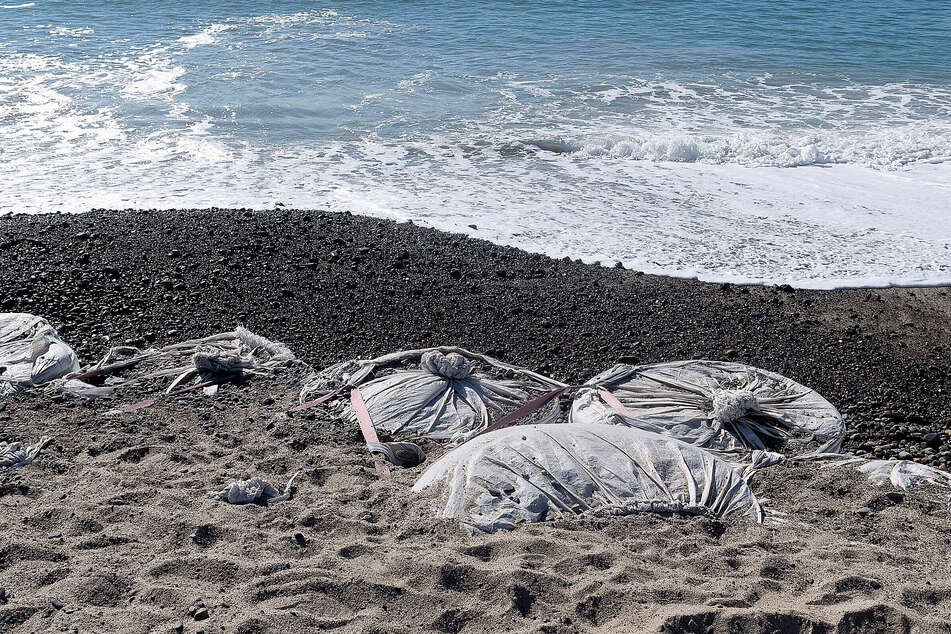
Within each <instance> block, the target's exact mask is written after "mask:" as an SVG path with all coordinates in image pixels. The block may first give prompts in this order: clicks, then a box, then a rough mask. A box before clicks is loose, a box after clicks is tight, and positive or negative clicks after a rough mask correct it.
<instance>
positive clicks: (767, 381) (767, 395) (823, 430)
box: [570, 361, 845, 456]
mask: <svg viewBox="0 0 951 634" xmlns="http://www.w3.org/2000/svg"><path fill="white" fill-rule="evenodd" d="M585 386H586V387H585V388H582V389H579V390H578V391H577V392H576V394H575V398H574V401H573V403H572V408H571V417H570V420H571V422H574V423H619V424H623V425H629V426H632V427H637V428H639V429H644V430H647V431H653V432H657V433H661V434H666V435H668V436H671V437H672V438H676V439H678V440H682V441H684V442H687V443H690V444H692V445H696V446H698V447H704V448H707V449H710V450H713V451H718V452H721V453H723V454H727V453H733V454H737V455H740V456H743V455H746V454H747V453H748V452H749V451H750V450H756V449H758V450H763V449H773V450H779V451H782V452H783V453H787V454H792V453H796V452H798V451H804V450H806V448H807V447H809V444H810V443H812V445H813V446H812V447H811V449H813V450H815V449H816V447H815V446H814V445H816V444H819V445H822V447H821V449H822V450H823V451H830V450H832V451H834V450H837V449H838V445H839V444H841V439H842V436H843V434H844V433H845V423H844V421H843V420H842V416H841V415H840V414H839V412H838V411H837V410H836V409H835V407H833V406H832V405H831V404H830V403H829V402H828V401H827V400H826V399H824V398H823V397H822V396H820V395H819V394H818V393H816V392H815V391H813V390H811V389H809V388H807V387H805V386H803V385H800V384H799V383H796V382H795V381H793V380H791V379H787V378H786V377H783V376H780V375H779V374H775V373H773V372H768V371H766V370H760V369H759V368H754V367H751V366H746V365H741V364H738V363H728V362H723V361H678V362H674V363H658V364H654V365H643V366H629V365H617V366H615V367H613V368H612V369H610V370H608V371H607V372H604V373H602V374H600V375H598V376H596V377H594V378H593V379H591V380H590V381H588V382H587V383H586V384H585ZM602 390H606V391H607V392H608V393H609V394H608V395H605V394H604V392H603V391H602ZM612 395H613V396H614V399H615V400H614V402H613V403H612V399H611V398H610V397H611V396H612ZM618 402H619V404H620V407H619V406H618Z"/></svg>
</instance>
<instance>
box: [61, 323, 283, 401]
mask: <svg viewBox="0 0 951 634" xmlns="http://www.w3.org/2000/svg"><path fill="white" fill-rule="evenodd" d="M295 361H296V357H295V356H294V353H293V352H291V351H290V349H288V348H287V346H285V345H284V344H282V343H280V342H276V341H271V340H269V339H266V338H265V337H262V336H260V335H256V334H255V333H253V332H251V331H249V330H247V329H246V328H243V327H240V326H239V327H238V328H236V329H235V330H234V331H231V332H223V333H218V334H215V335H211V336H209V337H202V338H200V339H192V340H189V341H183V342H181V343H176V344H171V345H168V346H165V347H163V348H151V349H148V350H141V349H139V348H136V347H133V346H118V347H115V348H112V349H110V350H109V352H107V353H106V355H105V356H104V357H103V358H102V359H100V360H99V362H98V363H96V364H94V365H92V366H90V367H88V368H84V369H83V370H82V371H80V372H77V373H75V374H73V375H70V376H69V377H67V378H68V379H70V380H71V381H76V380H81V381H84V382H87V383H89V382H92V383H100V384H102V387H106V388H110V387H111V388H122V387H123V386H125V385H131V384H141V383H144V382H148V381H155V380H167V379H169V378H172V377H174V379H173V380H172V381H171V382H170V383H169V384H168V385H167V386H166V387H165V391H166V392H171V391H173V390H174V389H175V388H177V387H178V386H180V385H183V384H187V383H186V382H187V381H189V380H192V381H193V382H198V384H199V385H202V384H204V387H205V389H206V391H209V392H213V391H214V389H215V388H216V387H217V383H218V382H220V381H221V380H225V379H227V378H230V377H235V376H246V375H266V374H269V373H270V372H272V371H273V370H274V369H276V368H278V367H281V366H284V365H287V364H288V363H291V362H295ZM70 385H71V383H70V381H65V382H62V384H61V385H60V389H61V391H64V392H67V393H70V392H72V393H74V395H76V396H84V397H87V398H94V397H97V396H102V395H105V394H108V392H107V391H103V390H96V389H93V388H90V386H89V385H88V384H86V385H83V384H82V383H72V385H73V388H71V387H70Z"/></svg>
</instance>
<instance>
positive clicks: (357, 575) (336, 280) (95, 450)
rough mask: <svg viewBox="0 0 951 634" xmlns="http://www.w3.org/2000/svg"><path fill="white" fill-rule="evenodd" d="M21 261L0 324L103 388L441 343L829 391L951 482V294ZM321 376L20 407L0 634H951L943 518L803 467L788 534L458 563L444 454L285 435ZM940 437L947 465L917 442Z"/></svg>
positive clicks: (474, 255) (210, 240) (33, 253)
mask: <svg viewBox="0 0 951 634" xmlns="http://www.w3.org/2000/svg"><path fill="white" fill-rule="evenodd" d="M0 257H2V258H3V260H4V262H5V263H6V264H7V269H8V270H9V275H8V276H7V278H6V279H5V284H4V285H3V287H2V288H0V311H24V312H32V313H34V314H39V315H42V316H44V317H46V318H48V319H49V320H51V321H52V322H53V324H54V325H55V326H56V327H57V328H58V329H59V333H60V335H61V336H62V337H63V338H64V340H66V341H67V342H68V343H69V344H70V345H72V346H73V347H74V348H75V349H76V351H77V353H78V354H79V356H80V358H81V359H82V361H83V363H90V362H93V361H94V360H96V359H98V358H99V356H100V355H101V354H102V353H103V352H104V351H105V350H106V349H107V348H108V347H109V346H111V345H117V344H122V343H124V342H125V341H129V342H130V343H134V344H136V345H140V346H153V345H155V346H159V345H164V344H168V343H173V342H178V341H182V340H184V339H188V338H192V337H200V336H207V335H210V334H212V333H215V332H218V331H224V330H230V329H232V328H233V327H234V326H236V325H238V324H239V323H240V324H243V325H245V326H247V327H248V328H250V329H251V330H252V331H254V332H257V333H259V334H261V335H264V336H266V337H269V338H272V339H276V340H279V341H282V342H283V343H285V344H287V345H288V346H289V347H290V349H291V350H293V351H294V352H295V353H296V354H297V356H298V357H299V358H301V359H303V360H304V361H306V362H307V363H309V364H310V365H312V366H314V367H315V368H320V367H325V366H327V365H329V364H330V363H332V362H335V361H340V360H343V359H347V358H353V357H357V356H360V357H370V356H375V355H379V354H383V353H388V352H393V351H396V350H399V349H408V348H419V347H427V346H432V345H438V344H455V345H460V346H463V347H466V348H469V349H471V350H474V351H477V352H483V353H488V354H491V355H493V356H496V357H499V358H501V359H502V360H504V361H507V362H510V363H513V364H517V365H520V366H524V367H527V368H532V369H536V370H539V371H542V372H545V373H546V374H549V375H550V376H552V377H553V378H556V379H559V380H564V381H566V382H573V383H576V382H580V381H584V380H586V379H587V378H589V377H590V376H592V375H593V374H595V373H598V372H600V371H602V370H603V369H605V368H607V367H608V366H610V365H611V364H612V363H613V362H614V361H615V360H617V359H618V358H619V357H624V358H625V360H626V361H636V362H638V363H650V362H659V361H672V360H676V359H681V358H689V357H695V358H702V357H705V358H711V359H725V360H730V361H737V362H741V363H748V364H751V365H756V366H759V367H762V368H764V369H767V370H771V371H774V372H778V373H780V374H783V375H786V376H788V377H789V378H792V379H794V380H796V381H799V382H801V383H803V384H804V385H807V386H809V387H812V388H814V389H816V390H817V391H818V392H819V393H820V394H822V395H823V396H825V397H826V398H827V399H828V400H829V401H830V402H832V404H833V405H835V406H836V407H837V408H839V410H840V411H841V412H843V414H844V415H845V417H846V424H847V426H848V436H847V441H846V451H851V452H858V453H872V454H875V455H881V456H897V455H898V454H900V453H901V452H908V453H909V455H910V456H911V458H913V459H916V460H919V461H922V462H929V463H931V464H933V465H936V466H941V465H942V464H946V461H947V459H948V458H949V457H951V453H947V454H945V453H943V452H948V451H949V449H951V447H949V445H948V443H949V441H951V438H949V432H951V429H949V425H951V415H949V412H948V409H949V406H948V402H947V396H946V395H947V394H948V393H951V392H949V389H951V372H949V370H948V368H949V367H951V364H948V363H947V360H948V355H949V354H951V350H949V349H948V348H947V347H946V345H947V344H946V343H944V342H947V341H948V340H949V337H948V334H949V332H951V298H949V295H948V290H947V289H943V288H931V289H887V290H882V291H806V290H796V289H783V288H780V287H759V286H752V287H745V286H734V285H729V284H709V283H704V282H697V281H689V280H682V279H676V278H663V277H659V276H652V275H646V274H639V273H637V272H633V271H627V270H623V269H606V268H603V267H597V266H594V265H586V264H579V263H577V262H571V261H564V260H553V259H550V258H546V257H544V256H540V255H533V254H529V253H526V252H524V251H519V250H517V249H513V248H507V247H500V246H497V245H493V244H491V243H488V242H484V241H481V240H473V239H469V238H465V237H464V236H458V235H453V234H446V233H442V232H439V231H436V230H432V229H423V228H420V227H417V226H415V225H411V224H396V223H392V222H387V221H380V220H375V219H371V218H361V217H356V216H352V215H347V214H335V213H334V214H331V213H321V212H300V211H290V210H275V211H271V212H245V211H234V210H229V211H175V212H153V213H134V212H133V213H128V212H94V213H91V214H83V215H79V216H68V217H64V216H52V215H51V216H16V217H4V218H0ZM107 336H108V337H111V338H110V339H106V338H105V337H107ZM939 348H940V349H939ZM301 371H302V370H301V369H289V370H287V371H284V372H280V373H277V374H275V375H274V376H273V377H252V378H251V379H250V380H248V381H247V382H240V383H225V384H222V385H221V386H220V389H219V391H218V393H217V394H216V395H214V396H206V395H204V394H202V393H201V391H191V392H188V393H184V394H181V395H178V396H176V397H174V398H167V399H161V400H160V401H159V402H157V403H155V404H154V405H153V406H151V407H148V408H145V409H139V410H135V411H130V412H127V413H126V414H123V415H121V416H109V415H106V412H107V411H108V410H110V409H113V408H115V407H116V406H117V405H120V404H122V405H125V404H127V403H129V404H131V403H133V402H137V401H138V400H139V399H141V398H144V397H147V396H153V395H154V391H155V390H156V389H161V387H163V386H164V382H159V384H154V385H143V386H141V387H136V388H133V389H131V390H130V391H129V392H128V393H125V394H120V395H119V396H118V397H116V398H115V399H113V398H107V399H103V400H102V401H98V400H97V401H91V402H83V401H78V400H68V399H62V398H59V397H54V398H50V396H49V394H47V393H46V392H44V391H43V390H29V391H27V392H25V393H23V394H20V395H17V396H15V397H13V398H10V399H7V400H5V401H3V402H2V403H0V434H2V435H0V440H4V439H8V438H9V439H10V440H21V441H24V442H35V441H36V440H38V439H39V438H40V437H42V436H50V437H51V438H52V441H51V442H50V444H49V445H48V446H47V447H45V448H44V450H43V451H42V453H41V454H40V456H39V458H38V459H37V460H36V461H35V462H34V463H33V464H31V465H28V466H27V467H24V468H22V469H13V470H3V469H0V505H2V506H3V508H4V512H3V513H0V533H2V534H3V535H4V536H5V541H4V543H3V544H0V587H3V588H4V591H3V592H2V593H0V631H2V632H6V631H11V632H38V631H50V630H62V631H70V630H76V631H124V632H125V631H127V632H143V633H144V632H154V631H159V632H162V631H166V632H182V631H184V632H198V631H199V630H203V631H205V632H206V633H207V634H217V633H219V632H233V633H240V634H258V633H265V632H275V631H282V632H297V631H315V630H332V631H340V632H348V633H349V632H360V633H361V634H363V633H367V632H380V633H382V632H386V633H392V634H408V633H409V632H418V631H420V630H427V631H435V632H444V633H447V634H452V633H459V632H464V633H468V634H479V633H489V632H498V631H512V632H523V633H525V634H529V633H531V634H541V633H544V634H578V633H581V632H604V633H605V634H606V633H608V632H616V631H628V630H630V631H645V632H646V631H652V632H658V631H659V632H666V633H667V634H671V633H681V634H694V633H700V632H714V633H715V634H719V633H721V632H723V633H725V632H735V631H747V632H754V633H761V634H766V633H767V632H776V631H802V632H806V631H810V632H831V631H839V632H842V633H856V634H857V633H859V632H862V633H868V632H883V633H884V632H911V631H921V632H928V633H931V632H935V633H937V632H942V631H946V630H947V627H949V623H948V621H947V617H946V616H944V615H946V614H949V613H951V586H949V585H948V583H947V578H948V573H949V561H948V559H947V534H948V527H949V517H948V510H947V508H946V502H947V491H946V490H944V489H938V488H936V487H934V486H929V485H923V486H919V487H916V488H914V489H912V490H909V491H907V492H897V491H894V490H892V488H891V487H888V486H887V485H886V486H885V487H883V488H880V487H878V486H874V485H871V484H869V482H868V481H867V480H866V478H865V476H864V475H863V474H861V473H859V472H857V471H854V470H852V469H851V468H832V469H818V468H813V467H811V466H808V465H801V464H796V463H792V462H790V463H784V464H780V465H776V466H773V467H770V469H768V470H766V471H763V472H762V474H761V475H760V476H758V477H757V479H756V482H755V489H756V490H755V493H756V495H757V496H758V497H760V498H761V499H762V500H763V501H764V504H766V505H767V508H768V510H769V511H770V512H775V513H776V517H778V518H781V519H783V520H784V521H777V522H775V523H770V522H767V523H766V524H756V523H753V522H749V521H744V519H742V518H738V517H734V516H729V517H724V518H712V517H685V516H680V515H658V514H653V513H646V514H633V515H628V516H623V517H611V518H595V517H588V516H579V517H564V518H558V519H551V520H549V521H545V522H543V523H539V524H531V525H521V526H519V527H517V528H516V530H514V531H511V532H499V533H495V534H489V535H475V536H468V535H466V534H465V532H464V531H463V530H462V528H461V527H460V526H459V525H458V524H457V523H456V522H454V521H449V520H438V519H435V518H434V510H435V509H436V508H437V507H439V506H440V505H441V502H440V501H439V500H437V499H434V498H432V497H428V496H427V495H426V494H422V495H417V494H413V493H411V492H410V487H411V486H412V485H413V483H414V482H415V481H416V479H417V478H418V477H419V475H420V474H421V473H422V472H423V471H424V470H425V469H427V468H428V466H429V465H430V464H432V461H433V460H435V459H437V458H438V457H439V456H440V455H441V454H442V453H443V452H444V451H446V447H445V446H443V445H440V444H439V443H435V442H430V443H426V442H424V443H423V444H424V449H425V451H426V453H427V454H428V456H429V458H428V461H427V462H425V463H423V464H422V465H419V466H418V467H414V468H405V469H404V468H395V469H394V470H393V480H392V481H386V480H382V479H380V478H379V476H378V475H377V474H376V472H375V470H374V468H373V466H372V462H371V461H370V460H369V459H368V457H367V454H366V446H365V444H364V441H363V440H362V439H361V438H360V435H359V432H358V431H357V430H356V429H355V428H354V427H353V426H352V425H348V424H344V423H343V422H341V421H340V420H339V419H337V418H336V417H335V415H334V411H335V410H334V409H333V408H332V407H330V406H321V407H315V408H313V409H310V410H307V411H306V412H302V413H300V414H294V415H292V416H289V415H288V414H287V412H288V410H290V409H291V408H292V407H293V406H294V405H295V404H296V403H297V397H298V393H299V389H300V381H301V379H302V378H303V377H302V376H301V375H300V372H301ZM117 401H118V402H117ZM932 430H934V431H936V432H937V433H938V440H939V441H940V442H939V443H938V445H937V448H935V447H934V446H933V445H934V443H933V442H932V443H924V442H923V440H922V437H923V435H924V434H925V433H930V432H931V431H932ZM866 446H867V449H868V450H866V449H862V447H866ZM876 448H878V449H876ZM297 472H299V473H300V477H299V478H298V479H297V480H296V481H295V482H296V490H295V492H294V494H293V497H291V499H288V500H285V501H283V502H281V503H279V504H276V505H273V506H256V505H247V506H231V505H228V504H224V503H221V502H217V501H213V500H210V499H209V498H208V497H207V496H206V493H205V492H206V491H213V490H220V489H221V488H222V487H223V486H225V485H226V484H227V483H228V482H230V481H232V480H236V479H246V478H249V477H252V476H259V477H262V478H264V479H265V480H267V481H268V482H270V483H272V484H273V485H275V486H276V487H278V488H281V487H283V486H284V484H285V483H286V482H288V480H289V479H290V478H291V477H292V476H293V475H294V474H295V473H297ZM912 627H914V628H915V629H914V630H912V629H911V628H912Z"/></svg>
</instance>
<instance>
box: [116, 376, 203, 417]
mask: <svg viewBox="0 0 951 634" xmlns="http://www.w3.org/2000/svg"><path fill="white" fill-rule="evenodd" d="M215 383H221V379H211V380H210V381H202V382H201V383H196V384H195V385H189V386H188V387H180V388H178V389H177V390H172V391H171V392H169V393H168V394H167V396H174V395H175V394H181V393H183V392H191V391H192V390H197V389H200V388H203V387H208V386H209V385H214V384H215ZM158 401H159V400H158V399H157V398H150V399H146V400H144V401H139V402H138V403H133V404H132V405H126V406H125V407H120V408H119V409H118V410H117V411H120V412H134V411H135V410H137V409H145V408H146V407H152V406H153V405H155V404H156V403H158Z"/></svg>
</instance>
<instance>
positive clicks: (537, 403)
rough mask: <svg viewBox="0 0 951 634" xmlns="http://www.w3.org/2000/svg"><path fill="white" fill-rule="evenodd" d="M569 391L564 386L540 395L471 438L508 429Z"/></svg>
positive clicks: (568, 387)
mask: <svg viewBox="0 0 951 634" xmlns="http://www.w3.org/2000/svg"><path fill="white" fill-rule="evenodd" d="M569 389H571V386H570V385H566V386H565V387H560V388H558V389H557V390H552V391H551V392H547V393H546V394H542V395H541V396H539V397H538V398H536V399H534V400H531V401H529V402H528V403H525V404H524V405H522V406H521V407H519V408H518V409H517V410H515V411H514V412H510V413H508V414H506V415H505V416H503V417H502V418H500V419H499V420H497V421H496V422H494V423H492V424H491V425H489V426H488V427H486V428H485V429H483V430H482V431H480V432H479V433H478V434H476V435H475V436H473V437H472V438H478V437H479V436H481V435H482V434H488V433H489V432H493V431H496V430H499V429H504V428H505V427H508V426H509V425H511V424H512V423H515V422H517V421H519V420H521V419H523V418H525V417H526V416H528V415H529V414H531V413H532V412H534V411H536V410H538V409H541V408H542V407H544V406H545V405H547V404H548V403H550V402H551V401H553V400H554V399H556V398H558V397H559V396H561V395H562V393H563V392H565V391H566V390H569ZM470 440H471V438H470ZM463 444H464V443H463Z"/></svg>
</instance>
